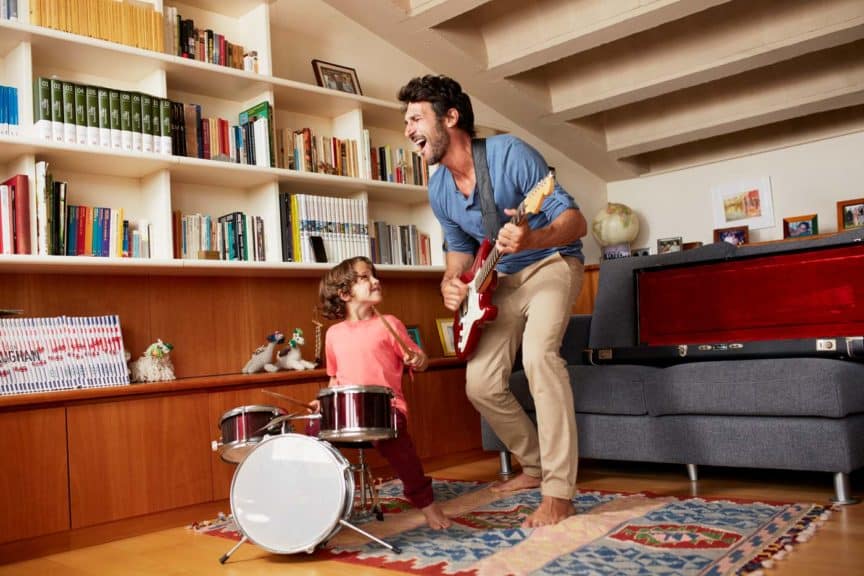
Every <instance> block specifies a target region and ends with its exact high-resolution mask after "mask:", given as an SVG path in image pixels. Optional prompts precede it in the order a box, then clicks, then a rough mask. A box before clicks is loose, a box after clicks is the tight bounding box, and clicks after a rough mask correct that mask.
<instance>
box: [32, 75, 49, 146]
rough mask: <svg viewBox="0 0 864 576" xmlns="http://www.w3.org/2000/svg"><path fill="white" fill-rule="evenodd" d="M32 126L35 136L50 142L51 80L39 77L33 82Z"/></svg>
mask: <svg viewBox="0 0 864 576" xmlns="http://www.w3.org/2000/svg"><path fill="white" fill-rule="evenodd" d="M33 126H34V128H35V129H36V135H37V136H38V137H39V138H42V139H43V140H51V139H52V137H51V80H50V79H48V78H45V77H44V76H39V77H38V78H36V81H35V82H33Z"/></svg>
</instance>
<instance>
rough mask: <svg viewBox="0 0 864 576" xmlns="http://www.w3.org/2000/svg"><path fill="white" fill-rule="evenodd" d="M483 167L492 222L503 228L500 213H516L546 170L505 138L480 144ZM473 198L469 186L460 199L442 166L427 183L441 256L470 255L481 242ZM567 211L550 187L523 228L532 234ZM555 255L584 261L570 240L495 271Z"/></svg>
mask: <svg viewBox="0 0 864 576" xmlns="http://www.w3.org/2000/svg"><path fill="white" fill-rule="evenodd" d="M486 163H487V164H488V166H489V180H490V181H491V183H492V190H493V193H494V196H495V205H496V206H497V207H498V220H499V221H500V223H501V226H504V224H506V223H507V222H509V220H510V216H507V215H506V214H504V208H516V207H517V206H518V205H519V203H520V202H522V200H524V199H525V197H526V196H527V195H528V193H529V192H530V191H531V189H532V188H534V186H535V185H536V184H537V183H538V182H540V180H542V179H543V178H545V177H546V175H547V174H548V173H549V167H548V166H547V165H546V161H545V160H544V159H543V157H542V156H541V155H540V153H539V152H537V151H536V150H535V149H534V148H532V147H531V146H529V145H528V144H526V143H525V142H523V141H522V140H520V139H518V138H516V137H515V136H510V135H501V136H493V137H491V138H487V139H486ZM478 194H479V190H478V189H477V187H476V186H475V187H474V191H473V192H472V193H471V196H469V197H468V198H465V197H464V196H463V195H462V193H461V192H459V189H458V188H457V187H456V182H455V180H454V179H453V175H452V174H451V173H450V170H448V169H447V168H445V167H444V166H439V167H438V169H437V170H436V171H435V173H434V174H433V175H432V177H431V178H430V179H429V203H430V205H431V206H432V211H433V212H434V213H435V216H436V217H437V218H438V221H439V222H440V223H441V227H442V229H443V231H444V240H445V242H446V244H447V246H446V249H447V251H450V252H464V253H466V254H472V255H473V254H474V253H475V252H476V251H477V248H478V247H479V246H480V243H481V242H482V241H483V238H484V237H485V236H486V232H485V230H486V229H485V228H484V226H483V215H482V212H481V209H480V198H479V197H478ZM568 208H578V206H577V205H576V202H574V201H573V198H572V197H571V196H570V195H569V194H568V193H567V192H566V191H565V190H564V189H563V188H561V186H560V185H559V184H558V183H557V182H556V183H555V190H554V191H553V192H552V194H550V195H549V196H548V197H547V198H546V199H545V200H544V201H543V205H542V206H541V209H540V212H538V213H537V214H530V215H528V225H529V226H530V227H531V229H532V230H533V229H537V228H543V227H544V226H546V225H548V224H549V223H550V222H551V221H553V220H555V218H557V217H558V216H559V215H560V214H561V213H562V212H564V210H567V209H568ZM555 252H560V253H561V254H562V255H563V256H575V257H576V258H579V259H580V260H582V261H583V262H584V260H585V258H584V256H583V255H582V241H581V240H575V241H574V242H572V243H570V244H568V245H566V246H558V247H554V248H542V249H538V250H524V251H522V252H517V253H516V254H506V255H504V256H502V257H501V259H500V260H499V261H498V265H497V267H496V268H497V269H498V271H499V272H503V273H505V274H512V273H514V272H518V271H519V270H521V269H522V268H525V267H526V266H528V265H529V264H533V263H534V262H537V261H539V260H542V259H544V258H546V257H547V256H549V255H551V254H554V253H555Z"/></svg>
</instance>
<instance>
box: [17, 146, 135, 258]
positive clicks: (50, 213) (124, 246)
mask: <svg viewBox="0 0 864 576" xmlns="http://www.w3.org/2000/svg"><path fill="white" fill-rule="evenodd" d="M68 186H69V185H68V183H67V182H65V181H62V180H55V179H54V177H53V175H52V174H51V172H50V170H49V166H48V163H47V162H45V161H44V160H41V161H39V162H37V163H36V182H35V186H34V187H33V194H34V196H35V205H36V215H35V216H36V217H35V229H36V254H38V255H40V256H47V255H56V256H64V255H65V256H104V257H117V258H121V257H131V258H149V257H150V224H149V223H148V222H147V221H144V220H142V221H140V222H130V221H129V220H125V219H124V218H123V211H122V209H119V208H105V207H90V206H77V205H71V204H69V202H68V201H67V199H68V191H67V190H68ZM30 220H31V224H32V223H33V222H32V220H33V219H32V218H31V219H30ZM31 238H32V236H31Z"/></svg>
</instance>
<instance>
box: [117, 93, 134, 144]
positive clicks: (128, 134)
mask: <svg viewBox="0 0 864 576" xmlns="http://www.w3.org/2000/svg"><path fill="white" fill-rule="evenodd" d="M120 146H121V147H122V148H123V150H127V151H129V150H132V93H131V92H126V91H125V90H124V91H123V92H120Z"/></svg>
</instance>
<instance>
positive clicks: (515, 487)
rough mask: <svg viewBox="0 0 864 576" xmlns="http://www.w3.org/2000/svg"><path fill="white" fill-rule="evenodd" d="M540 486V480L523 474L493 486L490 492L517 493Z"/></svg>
mask: <svg viewBox="0 0 864 576" xmlns="http://www.w3.org/2000/svg"><path fill="white" fill-rule="evenodd" d="M539 486H540V478H535V477H534V476H529V475H527V474H525V473H524V472H523V473H522V474H519V476H516V477H515V478H511V479H510V480H505V481H504V482H497V483H495V484H493V485H492V487H491V488H490V490H492V492H517V491H519V490H529V489H531V488H537V487H539Z"/></svg>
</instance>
